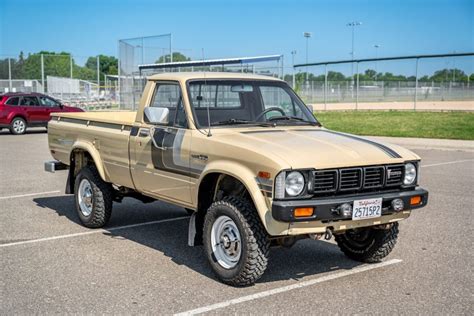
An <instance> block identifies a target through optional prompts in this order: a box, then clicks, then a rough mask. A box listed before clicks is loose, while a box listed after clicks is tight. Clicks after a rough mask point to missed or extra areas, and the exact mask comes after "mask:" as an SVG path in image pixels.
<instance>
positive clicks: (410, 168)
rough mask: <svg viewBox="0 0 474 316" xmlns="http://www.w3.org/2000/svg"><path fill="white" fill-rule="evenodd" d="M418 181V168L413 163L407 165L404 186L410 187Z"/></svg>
mask: <svg viewBox="0 0 474 316" xmlns="http://www.w3.org/2000/svg"><path fill="white" fill-rule="evenodd" d="M415 179H416V166H415V165H414V164H412V163H407V164H406V165H405V178H404V179H403V184H404V185H410V184H413V183H414V182H415Z"/></svg>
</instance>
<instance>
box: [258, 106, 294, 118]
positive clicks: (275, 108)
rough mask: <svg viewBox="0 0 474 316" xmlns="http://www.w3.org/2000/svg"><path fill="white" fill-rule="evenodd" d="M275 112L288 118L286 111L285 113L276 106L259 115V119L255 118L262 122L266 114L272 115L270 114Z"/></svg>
mask: <svg viewBox="0 0 474 316" xmlns="http://www.w3.org/2000/svg"><path fill="white" fill-rule="evenodd" d="M273 111H277V112H280V113H281V115H283V116H286V113H285V111H283V110H282V109H280V108H278V107H276V106H274V107H271V108H268V109H266V110H265V111H263V112H262V113H260V114H259V115H257V117H256V118H255V121H258V120H260V119H261V118H262V117H263V116H264V115H265V114H267V113H270V112H273Z"/></svg>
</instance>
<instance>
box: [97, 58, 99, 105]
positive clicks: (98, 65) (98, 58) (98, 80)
mask: <svg viewBox="0 0 474 316" xmlns="http://www.w3.org/2000/svg"><path fill="white" fill-rule="evenodd" d="M99 66H100V57H99V55H97V100H99V94H100V67H99Z"/></svg>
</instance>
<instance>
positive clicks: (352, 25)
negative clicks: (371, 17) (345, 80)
mask: <svg viewBox="0 0 474 316" xmlns="http://www.w3.org/2000/svg"><path fill="white" fill-rule="evenodd" d="M360 25H362V22H359V21H352V22H349V23H347V24H346V26H350V27H352V51H351V56H352V60H354V55H355V53H354V32H355V27H356V26H360ZM352 80H353V81H354V63H352Z"/></svg>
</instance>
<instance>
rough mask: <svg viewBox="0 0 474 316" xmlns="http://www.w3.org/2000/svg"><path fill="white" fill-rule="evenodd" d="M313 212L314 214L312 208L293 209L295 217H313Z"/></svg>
mask: <svg viewBox="0 0 474 316" xmlns="http://www.w3.org/2000/svg"><path fill="white" fill-rule="evenodd" d="M313 212H314V208H313V207H298V208H295V210H294V214H295V217H309V216H313Z"/></svg>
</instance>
